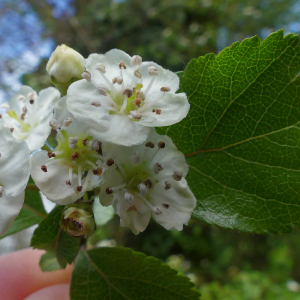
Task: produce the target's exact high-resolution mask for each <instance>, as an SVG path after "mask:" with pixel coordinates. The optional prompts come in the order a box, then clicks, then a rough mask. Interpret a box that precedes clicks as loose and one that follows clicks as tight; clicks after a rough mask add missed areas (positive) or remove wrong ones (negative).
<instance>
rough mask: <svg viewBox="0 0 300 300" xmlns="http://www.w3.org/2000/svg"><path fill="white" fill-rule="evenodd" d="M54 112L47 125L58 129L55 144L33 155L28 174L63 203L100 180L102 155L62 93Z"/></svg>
mask: <svg viewBox="0 0 300 300" xmlns="http://www.w3.org/2000/svg"><path fill="white" fill-rule="evenodd" d="M54 116H55V117H56V119H52V120H51V121H50V125H51V127H52V128H53V129H54V130H56V131H57V143H58V144H57V147H56V148H55V149H54V150H53V151H48V152H47V151H40V152H36V153H34V154H33V155H32V158H31V176H32V178H33V180H34V182H35V184H36V185H37V187H38V188H39V189H40V190H41V192H42V193H43V194H44V195H45V196H46V197H47V198H48V199H49V200H50V201H52V202H54V203H57V204H62V205H65V204H69V203H72V202H75V201H76V200H77V199H79V198H81V197H82V196H83V195H84V194H85V192H86V191H89V190H92V189H93V188H95V187H96V186H98V185H100V184H101V183H102V182H103V176H102V175H103V174H102V173H103V172H104V169H103V168H102V166H103V164H104V158H103V156H102V155H101V143H99V142H98V141H96V140H94V139H93V138H92V137H91V136H90V135H88V133H87V131H86V127H85V125H84V124H81V123H80V122H79V121H77V120H75V119H74V117H73V115H72V114H71V113H70V112H69V111H68V110H67V109H66V99H65V97H63V98H61V99H60V100H59V101H58V103H57V105H56V108H55V115H54Z"/></svg>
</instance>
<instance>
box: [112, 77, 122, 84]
mask: <svg viewBox="0 0 300 300" xmlns="http://www.w3.org/2000/svg"><path fill="white" fill-rule="evenodd" d="M112 83H113V84H115V83H117V84H118V85H121V84H122V83H123V78H122V77H121V76H117V77H114V78H113V80H112Z"/></svg>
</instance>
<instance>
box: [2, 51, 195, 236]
mask: <svg viewBox="0 0 300 300" xmlns="http://www.w3.org/2000/svg"><path fill="white" fill-rule="evenodd" d="M72 66H73V67H72ZM68 70H70V71H68ZM47 71H48V73H49V74H50V76H51V81H52V82H53V83H54V84H55V85H56V87H57V88H59V90H60V91H61V92H62V94H63V97H62V98H60V93H59V92H58V91H57V90H56V89H55V88H48V89H45V90H43V91H41V92H40V93H39V95H37V94H36V93H35V92H34V91H33V90H32V89H31V88H29V87H26V86H24V87H22V89H21V90H20V92H19V93H18V94H16V95H15V96H14V97H13V98H12V99H11V101H10V103H9V105H7V106H6V108H7V112H6V113H5V114H3V115H1V119H0V124H3V125H4V126H5V127H8V129H7V128H4V127H1V130H2V131H3V132H4V133H3V134H4V135H5V136H7V139H10V140H11V141H12V140H13V137H15V138H16V139H19V140H24V141H25V142H26V143H27V145H28V147H29V149H30V151H31V152H34V151H36V150H38V149H40V148H42V150H39V151H36V152H34V153H33V154H32V155H31V159H30V161H31V163H30V173H31V176H32V178H33V180H34V182H35V184H36V185H37V187H38V188H39V189H40V190H41V192H42V193H43V194H44V195H45V196H46V197H47V198H48V199H49V200H50V201H52V202H54V203H56V204H58V205H67V206H66V208H65V210H64V214H63V216H62V219H61V226H62V228H63V229H64V230H66V232H68V233H69V234H72V235H74V236H85V237H86V236H87V235H88V234H89V233H91V232H92V231H93V230H94V228H92V229H91V228H89V229H86V228H85V227H84V224H85V222H90V223H91V224H92V225H91V226H90V227H95V225H94V217H93V211H92V210H91V209H90V205H89V204H88V203H90V202H88V199H87V192H89V194H88V195H90V192H91V191H93V192H94V194H95V195H97V196H99V199H100V202H101V204H102V205H104V206H108V205H112V206H113V208H114V210H115V213H116V214H118V215H119V216H120V223H121V226H127V227H130V228H131V229H132V231H133V232H134V233H135V234H138V233H139V232H142V231H144V230H145V228H146V227H147V225H148V223H149V221H150V218H151V215H152V216H153V218H154V219H155V220H156V221H157V222H158V223H160V224H161V225H162V226H163V227H164V228H166V229H167V230H171V229H177V230H182V228H183V225H184V224H187V223H188V221H189V219H190V217H191V214H192V211H193V210H194V208H195V206H196V199H195V197H194V195H193V193H192V192H191V190H190V189H189V187H188V185H187V182H186V180H185V177H186V175H187V172H188V165H187V164H186V162H185V158H184V155H183V153H181V152H180V151H178V150H177V148H176V146H175V145H174V143H173V142H172V140H171V139H170V138H169V137H168V136H162V135H159V134H157V133H156V131H155V127H161V126H170V125H173V124H175V123H177V122H179V121H181V120H182V119H183V118H185V117H186V115H187V113H188V111H189V107H190V106H189V102H188V100H187V97H186V95H185V94H184V93H176V92H177V90H178V89H179V78H178V76H177V75H176V74H175V73H173V72H171V71H168V70H165V69H163V68H162V67H160V66H159V65H157V64H155V63H153V62H143V61H142V58H141V57H140V56H138V55H134V56H133V57H130V56H129V55H128V54H126V53H125V52H123V51H121V50H116V49H114V50H111V51H109V52H107V53H106V54H104V55H102V54H91V55H90V56H89V57H88V58H87V59H86V60H85V67H83V58H82V56H81V55H79V54H78V53H77V52H75V51H74V50H73V49H70V48H68V47H66V46H64V45H63V46H62V47H58V48H57V49H56V51H55V52H54V53H53V54H52V56H51V58H50V60H49V62H48V64H47ZM79 77H81V78H82V79H81V80H78V78H79ZM66 84H67V86H68V89H67V91H66V92H64V90H66ZM62 86H63V88H61V87H62ZM51 131H52V134H54V133H55V132H56V145H55V146H54V147H53V148H51V147H50V148H48V149H46V148H47V147H43V146H44V144H45V142H46V140H47V138H48V136H49V134H50V132H51ZM12 135H13V137H12ZM14 141H15V140H14ZM1 143H2V144H1ZM15 143H16V142H15ZM20 143H21V142H20ZM20 143H18V142H17V144H16V145H21V144H20ZM22 143H23V144H22V145H23V147H24V144H25V143H24V142H22ZM4 144H5V143H4V141H3V140H1V142H0V146H1V147H4V146H5V145H4ZM48 146H49V145H48ZM15 147H17V146H15ZM28 147H27V148H28ZM5 149H6V150H5V151H10V152H13V150H8V147H6V148H5ZM15 149H16V150H15V151H18V150H17V148H15ZM24 149H25V147H24ZM5 151H4V150H3V152H2V150H1V148H0V152H1V156H0V167H2V166H3V168H5V159H6V156H5V153H6V152H5ZM27 152H28V153H27ZM27 152H26V151H25V150H24V151H23V152H22V155H23V156H22V165H17V164H16V163H15V164H14V166H15V167H18V168H19V169H22V172H19V175H18V176H19V177H20V176H21V174H23V173H24V174H23V175H22V176H23V177H22V178H23V179H22V180H23V181H22V180H20V181H19V183H18V185H19V186H20V188H19V189H16V188H14V193H10V188H9V185H7V186H6V182H5V180H4V179H3V178H2V176H0V195H1V196H0V197H20V199H21V198H22V200H20V201H19V202H18V201H16V202H18V203H19V204H20V203H22V201H23V198H24V195H23V194H21V195H22V196H18V195H19V193H22V192H23V190H24V188H25V185H26V183H25V185H24V182H27V181H26V180H27V179H28V176H29V171H28V170H27V169H29V167H27V169H26V166H25V162H26V161H28V164H29V150H28V151H27ZM12 155H13V157H14V158H15V159H18V160H19V159H20V158H21V154H19V153H16V154H14V153H12ZM24 155H25V156H26V155H27V156H26V159H24ZM19 156H20V157H19ZM2 160H4V161H3V165H1V163H2ZM13 161H14V159H11V163H13ZM26 170H27V171H26ZM1 172H2V171H1ZM10 172H12V173H13V168H12V169H11V171H10ZM26 176H27V177H26ZM16 178H17V177H16ZM26 178H27V179H26ZM25 179H26V180H25ZM24 180H25V181H24ZM21 183H22V184H21ZM17 194H18V195H17ZM7 199H8V200H9V198H7ZM97 199H98V197H97ZM75 202H76V203H75ZM2 203H4V202H3V201H2ZM11 203H13V201H12V200H11ZM74 203H75V204H74ZM19 204H18V205H19ZM19 206H20V205H19ZM19 206H18V209H20V207H19ZM16 207H17V205H16ZM84 207H88V209H87V210H85V211H84V209H83V208H84ZM11 215H13V212H12V214H11ZM8 218H9V216H8ZM1 220H2V219H1ZM87 220H89V221H87ZM6 227H7V226H6Z"/></svg>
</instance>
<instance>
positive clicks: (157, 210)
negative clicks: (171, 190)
mask: <svg viewBox="0 0 300 300" xmlns="http://www.w3.org/2000/svg"><path fill="white" fill-rule="evenodd" d="M139 196H140V198H141V200H143V202H144V203H145V204H146V205H147V206H148V207H149V208H150V209H151V210H152V212H153V213H154V214H156V215H160V214H161V213H162V211H161V209H160V208H159V207H158V206H153V205H152V204H151V203H150V202H149V201H148V200H147V199H146V198H145V197H144V196H142V195H141V194H139Z"/></svg>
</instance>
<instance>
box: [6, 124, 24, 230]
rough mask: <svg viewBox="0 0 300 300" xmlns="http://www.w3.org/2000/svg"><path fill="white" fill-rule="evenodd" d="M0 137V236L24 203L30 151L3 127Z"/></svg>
mask: <svg viewBox="0 0 300 300" xmlns="http://www.w3.org/2000/svg"><path fill="white" fill-rule="evenodd" d="M0 136H1V139H0V235H4V234H6V232H7V230H8V228H9V227H10V225H11V224H12V222H13V221H14V219H15V218H16V216H17V215H18V214H19V212H20V210H21V208H22V205H23V202H24V196H25V193H24V190H25V187H26V185H27V182H28V179H29V170H30V167H29V165H30V163H29V157H30V156H29V155H30V151H29V148H28V146H27V145H26V143H25V142H24V141H21V140H16V139H15V138H14V137H13V136H12V134H11V132H10V131H9V129H8V128H5V127H4V126H0Z"/></svg>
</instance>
